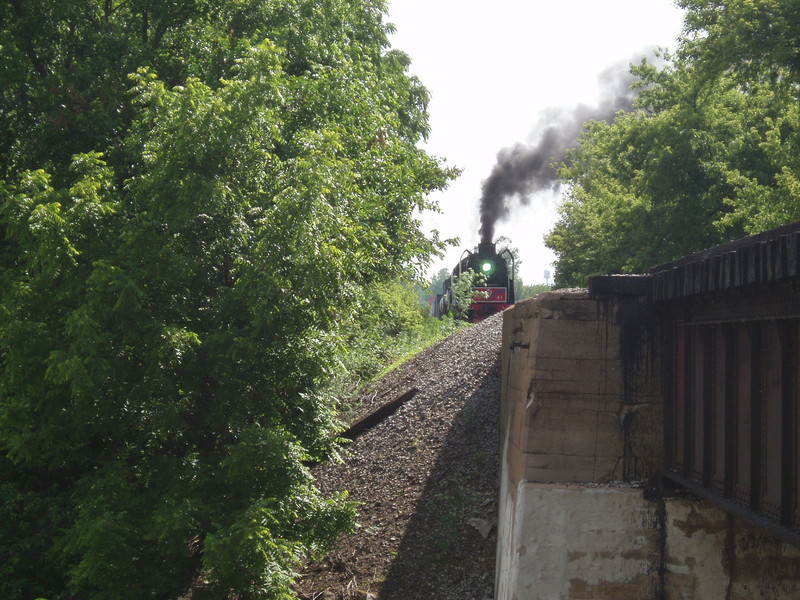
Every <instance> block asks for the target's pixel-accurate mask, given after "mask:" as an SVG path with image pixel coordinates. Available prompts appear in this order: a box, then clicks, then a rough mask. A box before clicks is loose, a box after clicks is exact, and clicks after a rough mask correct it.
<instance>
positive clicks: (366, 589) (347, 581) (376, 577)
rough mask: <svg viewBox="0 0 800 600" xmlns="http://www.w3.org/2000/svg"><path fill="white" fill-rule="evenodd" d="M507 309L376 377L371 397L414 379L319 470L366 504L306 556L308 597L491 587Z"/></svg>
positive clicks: (449, 593) (461, 599)
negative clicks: (339, 456)
mask: <svg viewBox="0 0 800 600" xmlns="http://www.w3.org/2000/svg"><path fill="white" fill-rule="evenodd" d="M501 328H502V314H498V315H494V316H493V317H490V318H489V319H486V320H485V321H483V322H481V323H478V324H476V325H474V326H472V327H470V328H468V329H465V330H463V331H460V332H457V333H455V334H453V335H451V336H450V337H448V338H446V339H444V340H442V341H441V342H439V343H437V344H435V345H433V346H432V347H430V348H428V349H427V350H425V351H424V352H422V353H421V354H419V355H417V356H416V357H414V358H413V359H412V360H410V361H408V362H406V363H405V364H403V365H402V366H401V367H399V368H397V369H395V370H394V371H392V372H391V373H389V374H388V375H387V376H385V377H383V378H382V379H380V380H379V381H377V382H376V383H375V384H374V385H373V386H372V387H371V388H370V389H369V390H368V391H367V392H366V393H365V394H364V399H365V402H366V403H367V404H370V403H371V404H373V405H374V406H373V408H377V407H379V406H381V405H382V404H384V403H386V402H388V401H390V400H393V399H395V398H397V397H399V396H400V395H401V394H403V393H404V392H406V391H408V390H410V389H412V388H417V390H418V391H417V393H416V395H414V397H413V398H411V399H410V400H408V401H407V402H405V403H403V404H402V405H401V406H400V407H399V408H398V409H397V410H396V412H394V413H393V414H391V415H390V416H388V417H386V418H385V419H384V420H383V421H381V422H380V423H378V424H377V425H374V426H372V427H371V428H370V429H367V430H366V431H364V432H362V433H360V434H359V435H358V436H357V437H356V438H355V439H354V440H353V442H352V443H351V444H349V446H348V450H347V456H346V457H345V460H344V462H343V463H342V464H322V465H319V466H317V467H316V468H315V470H314V475H315V477H316V478H317V483H318V485H319V487H320V488H321V489H322V490H323V491H324V492H327V493H331V492H335V491H340V490H348V491H349V492H350V498H351V499H352V500H355V501H357V502H360V503H362V506H361V507H360V509H359V518H358V529H357V531H356V533H355V534H353V535H350V536H347V537H345V538H343V539H342V540H340V542H339V544H338V545H337V547H336V548H335V549H334V550H333V551H332V552H331V553H330V554H329V555H328V556H327V557H326V558H325V559H323V560H321V561H319V562H316V563H312V564H310V565H306V567H305V570H304V573H303V576H302V578H301V579H300V581H299V583H298V586H297V591H298V593H299V595H300V597H301V598H303V599H305V600H311V599H313V600H351V599H364V600H366V599H370V598H371V599H374V600H401V599H403V600H413V599H425V600H433V599H436V600H451V599H452V600H473V599H474V600H486V599H490V598H492V594H493V586H494V560H495V545H496V526H495V519H496V514H497V491H498V484H499V440H498V436H499V433H498V432H499V402H500V376H499V375H500V374H499V360H500V358H499V355H500V338H501Z"/></svg>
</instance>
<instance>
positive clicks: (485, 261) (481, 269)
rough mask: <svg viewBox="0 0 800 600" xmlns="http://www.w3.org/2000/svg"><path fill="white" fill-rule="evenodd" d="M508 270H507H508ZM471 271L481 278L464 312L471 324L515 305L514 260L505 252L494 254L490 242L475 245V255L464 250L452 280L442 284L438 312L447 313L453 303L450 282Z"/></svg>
mask: <svg viewBox="0 0 800 600" xmlns="http://www.w3.org/2000/svg"><path fill="white" fill-rule="evenodd" d="M509 267H510V268H509ZM468 271H472V272H473V273H476V274H478V275H479V276H480V283H481V285H479V286H476V287H473V288H472V292H473V297H472V301H471V302H470V305H469V308H468V309H467V319H468V320H469V321H470V322H472V323H477V322H478V321H482V320H483V319H485V318H486V317H489V316H491V315H493V314H495V313H498V312H500V311H502V310H505V309H506V308H508V307H509V306H511V305H513V304H514V257H513V255H512V254H511V252H510V251H509V250H508V249H504V250H501V251H500V252H497V248H496V245H495V244H494V243H493V242H482V243H480V244H478V249H477V252H471V251H469V250H465V251H464V253H463V254H462V255H461V260H460V261H459V263H458V265H457V266H456V268H455V269H453V273H452V275H451V277H449V278H448V279H447V280H446V281H445V284H444V294H443V296H442V298H441V300H440V305H439V306H440V308H439V310H438V311H437V312H439V313H440V314H444V313H446V312H447V311H448V310H449V308H450V306H452V304H453V280H454V279H457V278H458V277H460V276H461V275H462V274H464V273H466V272H468Z"/></svg>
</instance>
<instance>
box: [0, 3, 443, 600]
mask: <svg viewBox="0 0 800 600" xmlns="http://www.w3.org/2000/svg"><path fill="white" fill-rule="evenodd" d="M385 8H386V7H385V2H384V1H383V0H181V1H179V2H162V1H153V0H61V1H58V2H53V1H52V0H13V1H9V2H3V3H2V4H0V64H2V69H1V72H2V85H0V179H1V180H2V183H0V539H2V540H3V543H2V544H0V597H2V598H4V599H6V600H32V599H33V598H39V597H41V598H47V599H49V600H67V599H72V598H80V599H81V600H84V599H85V600H91V599H97V600H99V599H103V600H115V599H117V600H123V599H125V600H135V599H138V598H141V599H143V598H148V599H153V598H161V599H168V598H172V599H177V598H179V597H180V598H186V599H189V598H201V597H202V598H211V599H213V598H216V599H228V598H239V599H256V598H259V599H261V598H284V597H287V595H289V594H290V587H291V582H292V578H293V577H294V569H295V567H296V565H297V563H298V561H299V560H301V559H302V558H303V557H304V556H307V555H309V554H312V553H314V552H316V551H318V550H319V549H321V548H323V547H324V546H325V544H326V543H328V542H330V541H331V540H332V539H334V538H335V537H336V536H337V535H338V534H339V533H340V532H342V531H344V530H347V529H348V528H349V527H351V526H352V523H353V515H354V511H355V508H354V506H353V505H352V504H351V503H349V502H348V501H347V500H346V499H345V498H344V497H335V498H325V497H323V496H322V495H321V494H320V493H319V492H318V491H317V489H316V488H315V487H314V483H313V481H312V479H311V477H310V474H309V471H308V468H307V466H306V465H307V464H309V463H310V462H312V461H315V460H320V459H322V458H323V457H325V456H327V455H328V453H329V452H330V451H331V449H332V445H333V441H332V440H333V439H334V438H335V435H336V432H337V431H338V430H339V423H338V420H337V401H336V398H335V397H334V394H333V393H332V390H331V388H330V385H331V384H330V382H331V381H335V380H336V377H337V374H338V373H340V372H341V370H342V366H343V360H342V357H343V356H347V355H348V354H351V352H350V350H351V349H352V345H353V344H354V343H357V342H359V341H361V342H363V338H359V336H358V335H357V333H356V332H357V331H359V329H358V328H359V327H362V329H363V328H368V325H369V323H368V321H369V320H368V319H367V318H366V317H365V316H364V313H365V311H367V312H368V311H372V313H370V314H373V315H374V314H375V313H376V310H375V305H380V302H381V301H380V294H381V291H380V290H381V289H382V288H380V286H378V287H377V288H376V285H375V284H376V282H388V281H394V280H396V279H398V278H400V277H401V276H407V275H408V273H409V272H412V271H421V270H422V269H423V268H424V266H425V265H426V263H427V261H428V259H429V258H430V256H431V254H432V253H434V252H436V251H437V250H438V249H439V248H440V247H441V243H440V241H439V240H437V239H435V238H434V239H429V238H427V237H426V236H425V235H423V233H422V231H421V230H420V227H419V223H418V221H417V220H416V218H415V211H418V210H425V209H429V208H433V207H432V206H431V205H430V204H429V203H428V201H427V200H426V198H427V197H428V194H429V193H430V192H431V191H432V190H436V189H440V188H442V187H443V186H445V185H446V183H447V181H448V180H449V179H450V178H451V177H452V176H453V175H454V172H453V171H452V170H451V169H449V168H448V167H446V165H444V164H443V163H442V162H441V161H440V160H439V159H437V158H435V157H432V156H429V155H427V154H426V153H425V152H423V151H421V150H420V149H419V148H418V143H419V142H420V140H421V139H423V138H424V137H425V136H426V134H427V132H428V121H427V113H426V104H427V92H426V90H425V89H424V87H423V86H422V85H421V84H420V82H419V81H417V80H416V79H415V78H414V77H411V76H410V75H409V74H408V72H407V67H408V66H409V60H408V58H407V57H406V56H405V55H404V54H402V53H400V52H398V51H395V50H393V49H391V48H390V45H389V42H388V39H387V33H388V31H389V26H388V25H387V24H386V23H385V22H384V14H383V13H384V12H385ZM367 290H372V291H371V292H367ZM376 290H377V291H376ZM384 291H385V290H384ZM376 294H377V299H376ZM386 295H389V296H391V294H390V293H389V292H388V291H386ZM380 306H381V308H382V309H385V308H386V303H384V304H383V305H380ZM401 308H402V307H401ZM398 310H400V309H398ZM412 313H413V311H410V312H409V311H406V312H403V311H402V310H400V314H398V315H395V317H396V318H395V320H394V321H391V322H390V321H384V320H380V322H381V323H387V322H388V323H390V325H389V326H391V323H398V322H401V323H402V322H403V321H404V320H408V319H411V320H414V319H415V317H414V316H413V314H412ZM365 321H367V323H366V324H365V323H364V322H365ZM373 329H375V328H374V327H373ZM376 335H377V334H376Z"/></svg>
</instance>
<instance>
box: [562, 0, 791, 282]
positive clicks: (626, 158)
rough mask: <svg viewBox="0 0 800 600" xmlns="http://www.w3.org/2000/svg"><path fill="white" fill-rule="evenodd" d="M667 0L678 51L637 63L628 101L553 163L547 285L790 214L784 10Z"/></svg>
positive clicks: (618, 269) (671, 254)
mask: <svg viewBox="0 0 800 600" xmlns="http://www.w3.org/2000/svg"><path fill="white" fill-rule="evenodd" d="M680 4H681V5H682V6H684V7H685V8H687V11H688V12H687V20H686V23H687V29H686V31H687V32H686V34H685V36H684V37H683V38H682V40H681V42H680V45H679V50H678V53H677V54H676V55H675V56H666V57H665V58H666V59H667V62H666V66H664V67H663V68H660V69H657V68H656V67H654V66H653V65H651V64H647V63H646V62H645V63H643V64H641V65H638V66H636V67H635V68H634V72H635V73H636V74H638V76H639V77H640V83H639V85H640V86H641V88H642V91H641V96H640V98H639V100H638V105H637V107H636V109H635V110H634V111H633V112H630V113H626V114H622V115H618V116H617V118H616V119H615V121H614V122H613V123H611V124H608V123H591V124H588V125H587V127H586V129H585V132H584V135H583V137H582V139H581V143H580V145H579V147H578V148H576V149H575V150H573V151H572V152H571V154H570V155H569V158H568V161H567V164H565V165H564V166H562V168H561V171H560V173H561V176H562V177H563V179H564V180H565V181H566V182H567V183H568V184H569V185H568V186H567V189H568V194H567V196H566V198H565V199H564V201H563V202H562V205H561V206H560V208H559V213H560V218H559V221H558V222H557V223H556V225H555V227H554V228H553V230H552V231H551V232H550V233H549V234H548V236H547V240H546V243H547V245H548V246H549V247H550V248H552V249H553V250H554V251H555V253H556V255H557V257H558V260H557V263H556V272H557V273H556V281H555V283H556V285H558V286H564V285H585V283H586V280H587V278H588V277H589V276H591V275H594V274H602V273H626V272H645V271H647V270H648V269H649V268H650V267H652V266H654V265H656V264H659V263H663V262H666V261H669V260H673V259H675V258H678V257H680V256H683V255H685V254H687V253H691V252H695V251H698V250H701V249H703V248H707V247H709V246H712V245H714V244H717V243H721V242H724V241H727V240H729V239H733V238H735V237H739V236H741V235H742V234H744V233H754V232H756V231H761V230H763V229H765V228H769V227H774V226H777V225H780V224H783V223H787V222H791V221H794V220H797V219H800V183H799V182H800V178H799V176H800V162H799V159H798V156H800V152H798V150H799V149H800V137H799V136H800V127H799V126H800V120H799V119H798V108H797V106H798V104H797V101H798V98H799V96H798V90H799V89H800V88H799V87H798V84H800V79H798V74H797V72H796V69H795V70H794V71H793V70H792V67H791V65H792V64H793V62H792V61H793V60H794V58H792V57H796V55H797V52H796V50H797V38H796V31H797V28H796V27H795V24H796V23H797V16H798V11H797V9H796V7H794V6H793V5H791V6H790V5H789V3H779V2H771V1H769V0H741V1H738V0H736V1H726V2H708V1H697V2H695V1H686V2H681V3H680ZM772 19H774V23H773V21H772ZM773 24H774V27H773ZM762 29H763V30H764V31H763V32H762V33H763V35H764V36H765V39H767V40H768V43H766V44H765V49H766V51H765V52H764V53H762V54H758V52H757V51H756V46H758V47H759V48H760V46H759V44H760V41H759V40H760V39H761V38H760V36H761V35H762V33H759V32H761V31H762ZM792 32H794V33H792Z"/></svg>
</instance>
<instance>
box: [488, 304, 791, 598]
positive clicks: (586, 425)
mask: <svg viewBox="0 0 800 600" xmlns="http://www.w3.org/2000/svg"><path fill="white" fill-rule="evenodd" d="M645 307H646V303H644V302H641V301H640V300H639V299H637V298H636V297H622V298H617V299H606V300H596V299H592V298H590V297H589V295H588V293H586V292H583V291H571V292H563V293H550V294H543V295H540V296H537V297H536V298H534V299H532V300H529V301H527V302H523V303H520V304H518V305H517V306H516V307H515V308H514V309H512V310H509V311H507V312H506V313H505V318H504V334H503V349H502V361H503V362H502V365H503V382H502V404H501V419H502V421H501V422H502V431H501V442H502V443H503V469H502V478H501V491H500V511H499V515H498V553H497V581H496V594H495V599H496V600H590V599H592V600H617V599H619V600H623V599H624V600H630V599H636V600H645V599H653V600H672V599H682V600H683V599H686V600H745V599H746V598H747V599H756V600H760V599H762V598H763V599H764V600H766V599H767V598H770V599H774V600H789V599H793V600H796V599H797V598H800V550H798V549H797V548H795V547H793V546H789V545H787V544H784V543H782V542H779V541H777V540H775V539H773V538H770V537H768V536H766V535H764V534H761V533H760V532H759V530H757V529H755V528H753V527H751V526H749V525H747V524H746V523H744V522H742V521H740V520H738V519H735V518H733V517H731V516H729V515H727V514H726V513H724V512H722V511H721V510H719V509H718V508H716V507H715V506H713V505H712V504H710V503H708V502H706V501H703V500H700V499H698V498H695V497H694V496H689V495H682V496H673V497H666V498H665V497H664V496H663V494H658V493H656V494H654V493H653V492H652V490H651V491H650V493H649V494H647V496H648V497H649V498H650V499H645V495H646V494H645V493H644V488H643V485H642V484H641V483H634V482H636V481H637V480H644V479H647V478H648V477H649V476H650V475H652V474H654V473H657V472H658V470H659V469H660V467H661V462H662V458H661V448H662V447H663V443H662V439H661V432H662V415H661V401H660V390H659V385H658V382H659V379H660V372H659V368H658V360H657V358H658V357H656V356H652V355H651V354H650V353H649V350H648V347H649V344H648V341H649V340H651V339H652V336H653V332H652V331H651V330H650V329H649V327H648V322H649V320H648V315H647V313H646V309H645ZM621 348H624V351H621ZM624 482H628V483H624Z"/></svg>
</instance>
